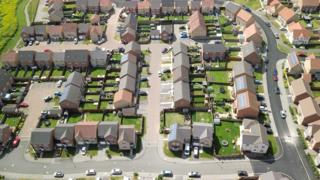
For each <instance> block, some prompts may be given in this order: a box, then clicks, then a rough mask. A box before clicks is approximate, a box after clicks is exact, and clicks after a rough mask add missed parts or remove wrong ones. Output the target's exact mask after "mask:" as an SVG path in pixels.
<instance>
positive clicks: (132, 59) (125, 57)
mask: <svg viewBox="0 0 320 180" xmlns="http://www.w3.org/2000/svg"><path fill="white" fill-rule="evenodd" d="M127 61H130V62H132V63H134V64H137V57H136V56H135V55H133V54H131V53H129V54H124V55H123V56H122V57H121V60H120V64H124V63H126V62H127Z"/></svg>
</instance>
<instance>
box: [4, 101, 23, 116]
mask: <svg viewBox="0 0 320 180" xmlns="http://www.w3.org/2000/svg"><path fill="white" fill-rule="evenodd" d="M1 111H2V113H3V114H5V115H7V116H17V115H19V114H20V113H21V112H20V111H19V110H18V108H17V106H16V105H15V104H7V105H4V106H3V107H2V109H1Z"/></svg>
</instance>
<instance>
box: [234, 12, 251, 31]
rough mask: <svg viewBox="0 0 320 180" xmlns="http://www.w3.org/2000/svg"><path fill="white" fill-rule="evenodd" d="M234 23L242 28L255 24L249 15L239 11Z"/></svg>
mask: <svg viewBox="0 0 320 180" xmlns="http://www.w3.org/2000/svg"><path fill="white" fill-rule="evenodd" d="M236 22H237V24H238V25H240V26H241V27H243V28H246V27H249V26H250V25H251V24H253V23H254V22H255V19H254V17H253V15H252V14H251V13H249V12H248V11H245V10H244V9H241V10H240V11H239V12H238V13H237V16H236Z"/></svg>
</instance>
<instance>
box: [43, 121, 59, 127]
mask: <svg viewBox="0 0 320 180" xmlns="http://www.w3.org/2000/svg"><path fill="white" fill-rule="evenodd" d="M45 121H49V124H46V123H45ZM40 124H41V125H40V128H55V127H56V126H57V124H58V120H56V119H47V120H44V121H41V123H40Z"/></svg>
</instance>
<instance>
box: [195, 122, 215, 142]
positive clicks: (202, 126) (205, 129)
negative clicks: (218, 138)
mask: <svg viewBox="0 0 320 180" xmlns="http://www.w3.org/2000/svg"><path fill="white" fill-rule="evenodd" d="M192 136H193V138H196V139H200V140H201V139H205V138H208V139H211V140H213V126H212V124H209V123H200V122H194V123H193V124H192Z"/></svg>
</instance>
